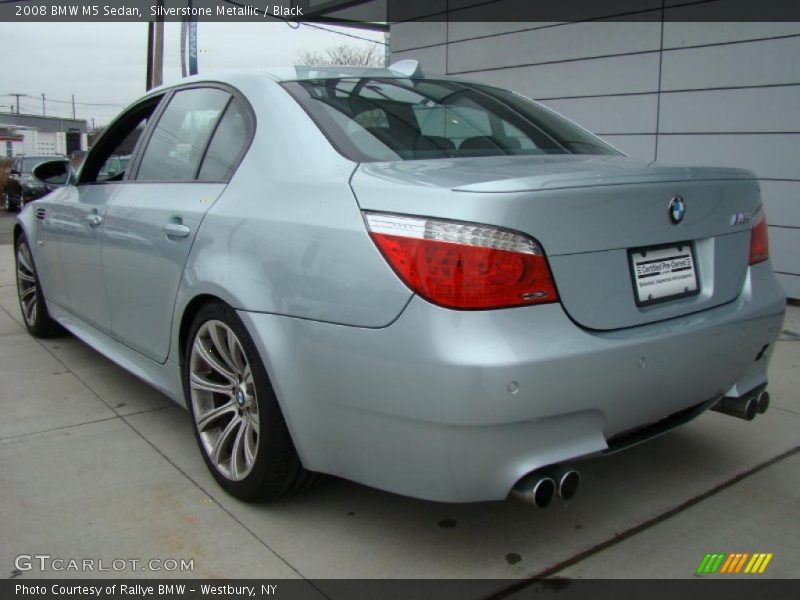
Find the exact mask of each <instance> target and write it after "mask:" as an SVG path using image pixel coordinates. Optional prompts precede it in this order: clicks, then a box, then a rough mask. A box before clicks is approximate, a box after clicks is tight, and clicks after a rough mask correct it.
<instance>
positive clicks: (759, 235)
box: [750, 214, 769, 265]
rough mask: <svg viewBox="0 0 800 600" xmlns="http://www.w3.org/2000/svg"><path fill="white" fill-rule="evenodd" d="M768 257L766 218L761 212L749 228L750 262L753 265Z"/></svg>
mask: <svg viewBox="0 0 800 600" xmlns="http://www.w3.org/2000/svg"><path fill="white" fill-rule="evenodd" d="M768 258H769V239H768V235H767V219H766V218H764V215H763V214H762V215H761V216H760V217H757V220H756V224H755V225H754V226H753V229H751V230H750V264H751V265H755V264H758V263H760V262H764V261H765V260H767V259H768Z"/></svg>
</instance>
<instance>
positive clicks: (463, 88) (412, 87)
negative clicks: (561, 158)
mask: <svg viewBox="0 0 800 600" xmlns="http://www.w3.org/2000/svg"><path fill="white" fill-rule="evenodd" d="M283 86H284V87H285V88H286V89H287V90H288V91H289V93H290V94H291V95H292V96H294V98H295V99H296V100H297V101H298V102H299V103H300V104H301V105H302V106H303V108H305V109H306V111H307V112H308V113H309V115H311V117H312V118H313V119H314V121H315V122H316V123H317V125H318V126H319V127H320V128H321V129H322V131H323V133H325V135H326V136H327V137H328V139H330V140H331V142H332V143H333V145H334V146H335V147H336V148H337V149H338V150H339V152H341V153H342V154H344V155H345V156H346V157H347V158H349V159H351V160H354V161H358V162H374V161H390V160H415V159H430V158H448V157H463V156H498V155H530V154H619V152H617V151H616V150H615V149H614V148H612V147H611V146H609V145H608V144H606V143H605V142H603V141H602V140H600V139H599V138H598V137H596V136H594V135H592V134H590V133H589V132H587V131H585V130H584V129H581V128H580V127H577V126H575V125H573V124H572V123H570V122H569V121H567V120H566V119H564V118H562V117H560V116H558V115H557V114H555V113H553V112H552V111H550V110H548V109H546V108H544V107H543V106H540V105H538V104H536V103H534V102H531V101H530V100H528V99H526V98H523V97H522V96H519V95H517V94H515V93H513V92H508V91H505V90H500V89H497V88H493V87H489V86H484V85H480V84H472V83H469V84H466V83H455V82H452V81H437V80H431V79H381V78H374V79H373V78H341V79H319V80H307V81H292V82H287V83H284V84H283Z"/></svg>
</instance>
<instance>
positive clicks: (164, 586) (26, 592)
mask: <svg viewBox="0 0 800 600" xmlns="http://www.w3.org/2000/svg"><path fill="white" fill-rule="evenodd" d="M279 585H280V584H277V583H264V584H262V583H259V584H258V585H234V584H210V583H189V584H186V583H158V584H149V583H144V584H142V583H112V584H108V585H103V584H97V585H75V584H72V585H71V584H64V583H51V584H37V585H30V584H25V583H16V584H14V595H15V596H16V597H25V596H29V597H34V598H46V597H51V596H52V597H53V598H59V597H69V598H83V597H89V598H92V597H94V598H104V597H108V596H118V597H122V598H124V597H131V598H160V597H165V596H168V597H175V596H183V595H185V594H201V595H202V596H210V597H216V596H221V597H227V596H235V597H237V598H242V597H244V598H256V597H275V596H277V594H278V587H279Z"/></svg>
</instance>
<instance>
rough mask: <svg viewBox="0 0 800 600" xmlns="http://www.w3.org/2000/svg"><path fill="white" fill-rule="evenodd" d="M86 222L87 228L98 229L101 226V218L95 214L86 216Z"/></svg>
mask: <svg viewBox="0 0 800 600" xmlns="http://www.w3.org/2000/svg"><path fill="white" fill-rule="evenodd" d="M86 220H87V221H88V222H89V227H98V226H100V225H102V224H103V217H101V216H100V215H98V214H97V213H92V214H91V215H89V216H87V217H86Z"/></svg>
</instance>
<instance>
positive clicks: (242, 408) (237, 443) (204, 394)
mask: <svg viewBox="0 0 800 600" xmlns="http://www.w3.org/2000/svg"><path fill="white" fill-rule="evenodd" d="M191 352H192V357H191V361H190V364H189V389H190V390H191V391H190V394H191V400H192V409H193V411H194V420H195V426H196V427H197V431H198V433H199V434H200V439H201V440H202V442H203V449H204V450H205V452H206V454H207V455H208V457H209V458H210V460H211V462H212V463H213V464H214V467H215V468H216V469H217V470H218V471H219V472H220V473H221V474H222V475H224V476H225V477H227V478H228V479H231V480H233V481H241V480H242V479H244V478H245V477H247V476H248V475H249V474H250V471H252V470H253V463H254V462H255V458H256V453H257V452H258V431H259V420H258V397H257V394H256V389H255V383H254V381H253V373H252V371H251V370H250V365H249V363H248V362H247V358H246V357H245V355H244V351H243V350H242V345H241V343H240V342H239V338H238V337H236V334H235V333H234V332H233V330H232V329H231V328H230V327H228V326H227V325H226V324H225V323H223V322H222V321H206V322H205V323H203V325H202V326H201V327H200V329H199V330H198V331H197V334H196V335H195V338H194V344H192V351H191Z"/></svg>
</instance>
